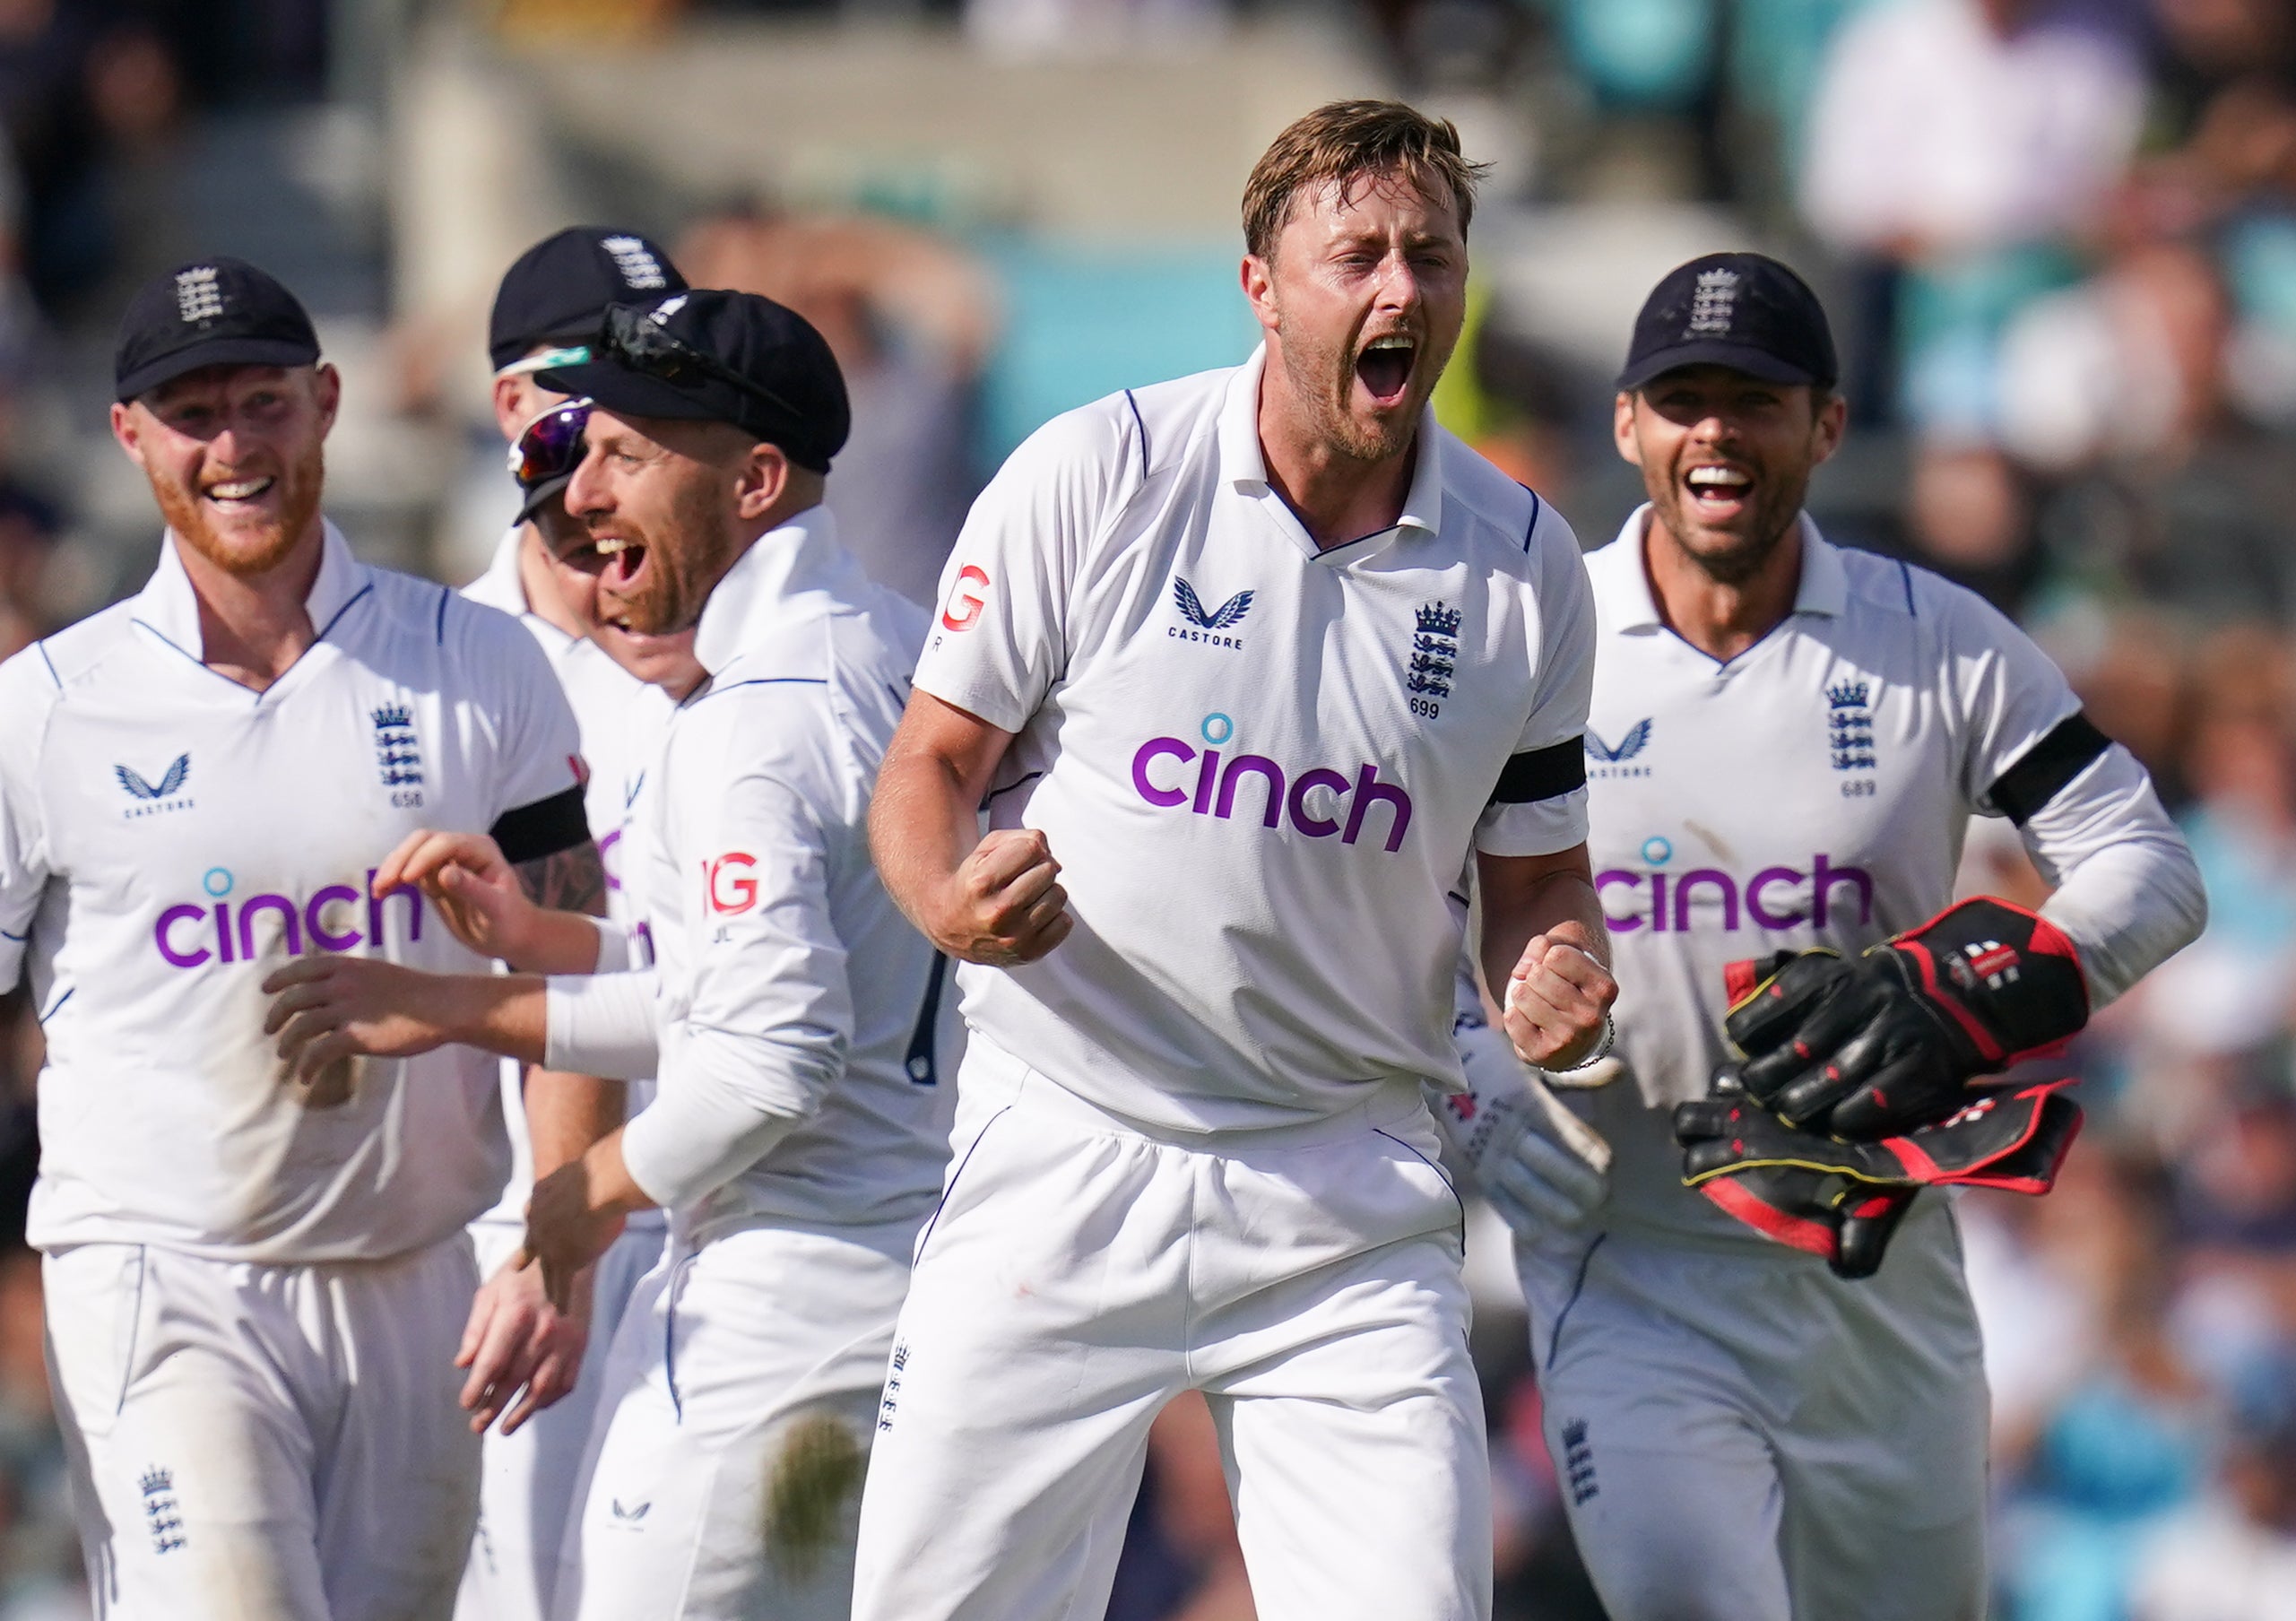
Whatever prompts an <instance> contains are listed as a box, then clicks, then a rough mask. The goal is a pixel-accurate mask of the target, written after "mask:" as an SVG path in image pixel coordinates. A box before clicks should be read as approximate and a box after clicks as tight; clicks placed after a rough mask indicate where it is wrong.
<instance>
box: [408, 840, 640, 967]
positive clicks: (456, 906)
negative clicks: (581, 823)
mask: <svg viewBox="0 0 2296 1621" xmlns="http://www.w3.org/2000/svg"><path fill="white" fill-rule="evenodd" d="M405 888H417V889H420V890H421V891H422V893H423V895H424V897H426V898H427V899H429V901H430V902H431V903H432V904H433V905H434V906H437V907H438V911H439V915H441V916H443V917H444V918H445V919H446V926H447V927H448V928H450V929H452V930H453V931H454V932H455V938H456V939H457V940H460V941H462V942H463V943H464V945H466V946H468V947H470V948H471V949H472V950H473V951H476V952H478V953H479V954H480V955H481V956H482V957H493V958H500V959H501V960H502V961H504V962H506V963H508V964H509V965H510V966H511V967H514V968H517V969H519V970H521V971H523V972H525V973H529V974H590V973H594V972H595V971H596V970H597V967H598V958H599V947H600V939H601V937H600V932H599V930H598V927H597V925H596V924H595V923H592V922H591V921H590V920H591V919H592V918H602V917H603V916H605V915H606V870H605V865H604V863H602V862H601V861H600V860H599V857H598V846H597V845H594V844H593V843H591V842H590V841H589V840H588V839H585V840H583V841H582V842H581V843H580V844H578V845H570V846H568V848H566V849H564V850H560V851H558V852H556V853H555V854H550V855H543V856H538V857H536V858H535V859H534V860H533V861H529V862H521V863H518V864H516V866H514V865H512V864H511V863H509V862H507V861H506V860H505V859H504V858H503V854H502V850H501V848H500V846H498V845H496V843H495V842H494V840H492V839H491V838H489V837H487V836H486V835H484V834H482V833H413V834H409V835H408V836H407V839H406V842H405V843H403V844H402V845H400V846H399V847H398V848H397V849H395V850H394V851H392V852H391V854H389V855H388V856H387V857H386V858H385V860H384V862H383V864H382V865H381V866H379V867H377V869H376V870H375V883H374V893H375V896H376V897H377V899H380V898H381V897H384V896H386V895H388V894H390V893H391V891H393V890H394V889H405Z"/></svg>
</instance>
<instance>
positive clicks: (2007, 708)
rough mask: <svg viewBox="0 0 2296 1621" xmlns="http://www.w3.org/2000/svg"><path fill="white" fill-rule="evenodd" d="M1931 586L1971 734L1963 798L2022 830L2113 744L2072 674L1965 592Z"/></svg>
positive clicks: (1966, 734)
mask: <svg viewBox="0 0 2296 1621" xmlns="http://www.w3.org/2000/svg"><path fill="white" fill-rule="evenodd" d="M1924 583H1925V584H1927V585H1929V586H1931V587H1932V588H1931V589H1930V590H1928V591H1927V592H1924V593H1922V594H1921V595H1923V596H1927V597H1928V599H1929V602H1930V603H1933V604H1935V607H1936V612H1937V615H1938V619H1939V621H1940V628H1941V634H1942V637H1943V639H1944V644H1945V645H1944V646H1943V648H1942V649H1941V651H1942V652H1943V653H1944V655H1945V664H1946V667H1947V669H1948V670H1949V672H1951V674H1950V680H1951V682H1952V689H1953V691H1954V694H1955V696H1956V698H1957V700H1958V703H1957V707H1958V708H1959V711H1960V714H1959V715H1958V716H1957V719H1958V720H1959V722H1960V724H1961V725H1962V727H1963V729H1964V730H1963V732H1962V740H1961V750H1960V754H1961V772H1962V780H1961V783H1960V784H1959V786H1960V789H1961V793H1962V798H1963V799H1964V800H1965V801H1967V802H1968V803H1969V804H1970V805H1971V806H1972V807H1973V808H1975V809H1976V810H1978V811H1979V812H1980V813H1981V814H1983V815H1986V816H2006V817H2007V818H2009V819H2011V820H2012V821H2014V822H2015V823H2017V824H2018V825H2019V826H2021V827H2022V826H2023V824H2024V823H2025V822H2026V821H2027V820H2028V819H2030V818H2031V817H2032V814H2033V812H2034V811H2036V810H2040V808H2041V806H2043V805H2045V804H2047V803H2048V802H2049V800H2051V799H2053V798H2055V797H2056V795H2057V793H2058V791H2059V790H2060V789H2062V788H2063V787H2064V786H2065V785H2066V784H2067V783H2069V782H2070V781H2071V780H2072V779H2073V778H2074V777H2075V776H2077V775H2079V774H2080V772H2081V771H2082V770H2084V769H2085V768H2086V767H2088V766H2089V765H2090V764H2091V763H2092V761H2094V760H2095V759H2096V758H2098V757H2099V756H2101V755H2102V754H2103V753H2104V751H2105V750H2106V748H2107V747H2108V744H2107V742H2106V741H2105V739H2104V737H2103V736H2102V735H2101V733H2099V732H2097V731H2096V729H2095V728H2094V727H2092V726H2091V725H2090V724H2088V722H2087V721H2086V720H2085V719H2084V718H2083V717H2082V715H2081V700H2080V699H2079V698H2076V697H2075V695H2074V692H2073V688H2072V684H2071V683H2070V682H2068V681H2066V679H2065V673H2064V672H2063V671H2061V670H2059V669H2058V667H2057V664H2056V663H2055V662H2054V661H2053V660H2052V659H2050V657H2049V654H2045V653H2043V652H2042V651H2041V650H2040V648H2039V647H2037V646H2034V645H2033V640H2032V637H2029V636H2027V635H2026V634H2025V633H2024V632H2023V631H2022V630H2020V629H2018V628H2017V627H2016V626H2015V625H2014V624H2012V623H2011V622H2010V621H2009V620H2008V618H2007V616H2006V615H2005V614H2003V613H2001V612H2000V611H1998V610H1997V609H1995V608H1994V607H1992V606H1991V605H1990V604H1989V603H1988V602H1985V601H1984V600H1983V599H1982V598H1980V597H1979V596H1977V595H1975V594H1973V593H1971V592H1968V591H1964V590H1962V588H1961V587H1959V586H1956V585H1946V584H1945V582H1943V581H1937V580H1925V582H1924ZM1917 602H1919V598H1917Z"/></svg>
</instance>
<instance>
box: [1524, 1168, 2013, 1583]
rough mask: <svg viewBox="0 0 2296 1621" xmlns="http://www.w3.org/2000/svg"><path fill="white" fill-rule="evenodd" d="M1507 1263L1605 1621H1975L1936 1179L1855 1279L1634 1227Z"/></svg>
mask: <svg viewBox="0 0 2296 1621" xmlns="http://www.w3.org/2000/svg"><path fill="white" fill-rule="evenodd" d="M1518 1259H1519V1261H1521V1274H1522V1280H1523V1294H1524V1297H1525V1299H1526V1301H1527V1302H1528V1303H1529V1307H1530V1320H1531V1351H1532V1354H1533V1356H1534V1357H1537V1359H1538V1383H1539V1387H1540V1391H1541V1393H1542V1395H1543V1396H1544V1398H1545V1401H1544V1409H1545V1419H1546V1428H1547V1447H1548V1449H1549V1450H1550V1451H1551V1452H1552V1453H1553V1455H1554V1459H1555V1471H1556V1473H1557V1475H1558V1476H1559V1477H1560V1478H1561V1481H1562V1487H1563V1492H1564V1502H1565V1503H1566V1504H1568V1507H1569V1512H1570V1516H1571V1529H1572V1531H1573V1534H1575V1535H1576V1537H1577V1539H1578V1543H1579V1548H1580V1552H1581V1555H1582V1556H1584V1557H1585V1560H1586V1564H1587V1569H1588V1572H1589V1573H1590V1574H1591V1575H1592V1576H1593V1578H1594V1584H1595V1588H1596V1591H1599V1593H1600V1594H1601V1595H1602V1602H1603V1608H1605V1609H1606V1610H1607V1611H1608V1612H1609V1614H1610V1617H1611V1621H1818V1618H1820V1617H1844V1618H1845V1621H1847V1618H1848V1617H1856V1618H1857V1621H1982V1617H1984V1615H1985V1613H1986V1573H1985V1494H1986V1444H1987V1435H1986V1432H1987V1426H1988V1405H1989V1404H1988V1399H1987V1394H1986V1388H1985V1372H1984V1366H1983V1364H1982V1361H1981V1358H1980V1343H1979V1338H1978V1327H1977V1320H1976V1315H1975V1313H1974V1312H1973V1311H1972V1310H1971V1305H1970V1300H1969V1291H1968V1288H1967V1287H1966V1286H1965V1285H1964V1284H1963V1282H1962V1269H1961V1253H1960V1245H1959V1241H1958V1235H1957V1234H1956V1233H1955V1231H1954V1225H1953V1219H1952V1214H1951V1212H1950V1210H1949V1209H1946V1207H1945V1201H1943V1200H1941V1199H1939V1198H1938V1197H1937V1195H1936V1193H1934V1192H1932V1193H1927V1194H1924V1195H1923V1196H1922V1200H1921V1205H1920V1206H1919V1207H1917V1208H1916V1209H1915V1210H1914V1212H1913V1213H1912V1214H1911V1215H1910V1216H1909V1217H1908V1218H1907V1220H1906V1223H1905V1225H1904V1227H1902V1228H1901V1229H1900V1230H1899V1232H1898V1235H1897V1237H1896V1239H1895V1241H1894V1242H1893V1243H1892V1244H1891V1245H1890V1250H1889V1254H1888V1257H1887V1259H1886V1260H1884V1262H1883V1263H1882V1270H1880V1271H1879V1272H1878V1273H1877V1274H1876V1275H1875V1276H1874V1277H1872V1278H1868V1279H1858V1280H1855V1281H1845V1280H1844V1279H1839V1278H1836V1277H1834V1276H1833V1274H1832V1272H1830V1271H1828V1270H1826V1265H1825V1262H1824V1261H1822V1260H1819V1259H1818V1258H1816V1257H1815V1256H1811V1255H1805V1254H1801V1253H1798V1252H1796V1251H1793V1250H1789V1249H1786V1248H1784V1247H1783V1246H1763V1247H1761V1248H1756V1247H1755V1246H1754V1245H1753V1244H1736V1245H1729V1246H1724V1245H1721V1244H1712V1243H1705V1244H1699V1243H1696V1242H1695V1241H1691V1240H1677V1239H1669V1238H1666V1237H1662V1236H1659V1235H1654V1234H1651V1233H1649V1232H1648V1231H1647V1230H1643V1229H1625V1228H1622V1229H1618V1230H1615V1231H1612V1232H1610V1233H1608V1234H1606V1235H1601V1236H1599V1238H1597V1239H1595V1240H1593V1241H1592V1242H1591V1243H1590V1244H1589V1245H1585V1246H1581V1248H1580V1250H1579V1252H1578V1253H1577V1254H1575V1255H1564V1254H1561V1253H1542V1252H1538V1251H1535V1250H1532V1249H1531V1248H1530V1247H1529V1246H1523V1247H1522V1248H1521V1249H1520V1250H1519V1251H1518Z"/></svg>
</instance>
